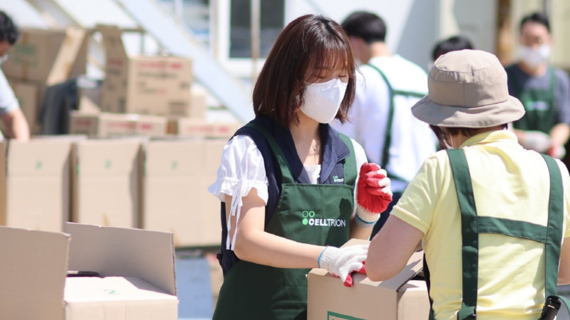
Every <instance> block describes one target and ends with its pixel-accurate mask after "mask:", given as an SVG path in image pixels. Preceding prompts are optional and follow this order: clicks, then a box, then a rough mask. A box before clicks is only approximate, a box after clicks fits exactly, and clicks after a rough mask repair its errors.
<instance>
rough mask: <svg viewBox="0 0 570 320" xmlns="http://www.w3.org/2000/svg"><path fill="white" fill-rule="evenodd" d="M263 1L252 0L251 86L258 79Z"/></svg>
mask: <svg viewBox="0 0 570 320" xmlns="http://www.w3.org/2000/svg"><path fill="white" fill-rule="evenodd" d="M260 11H261V1H260V0H251V87H252V88H253V87H254V86H255V82H256V81H257V60H258V59H259V47H260V45H259V36H260V29H261V26H260Z"/></svg>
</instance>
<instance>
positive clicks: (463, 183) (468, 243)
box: [447, 149, 479, 320]
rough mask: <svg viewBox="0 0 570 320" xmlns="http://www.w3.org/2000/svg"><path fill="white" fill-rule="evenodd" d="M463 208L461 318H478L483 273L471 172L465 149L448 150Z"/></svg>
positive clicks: (458, 195) (459, 199)
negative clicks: (479, 277) (480, 284)
mask: <svg viewBox="0 0 570 320" xmlns="http://www.w3.org/2000/svg"><path fill="white" fill-rule="evenodd" d="M447 155H448V157H449V162H450V164H451V170H452V172H453V181H454V183H455V189H456V190H457V200H458V201H459V209H460V211H461V229H462V238H463V243H462V249H461V253H462V264H463V302H462V305H461V309H460V310H459V312H458V313H457V319H458V320H464V319H469V318H473V319H474V318H475V317H476V314H477V310H476V307H477V288H478V287H479V286H478V278H477V277H478V274H479V228H478V224H477V209H476V207H475V198H474V197H473V185H472V183H471V175H470V174H469V167H468V165H467V159H466V158H465V153H464V151H463V149H452V150H447Z"/></svg>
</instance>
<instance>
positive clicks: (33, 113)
mask: <svg viewBox="0 0 570 320" xmlns="http://www.w3.org/2000/svg"><path fill="white" fill-rule="evenodd" d="M8 82H9V84H10V87H12V90H14V94H15V95H16V98H17V99H18V102H19V104H20V109H22V112H23V113H24V116H25V117H26V120H27V121H28V126H29V127H30V134H31V135H33V134H36V133H38V132H39V128H40V127H39V121H38V118H39V111H40V103H41V101H40V90H41V94H42V95H43V93H45V86H43V87H42V86H41V84H38V83H36V82H31V81H21V80H15V79H8ZM40 87H41V88H40ZM3 131H4V130H3Z"/></svg>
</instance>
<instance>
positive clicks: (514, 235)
mask: <svg viewBox="0 0 570 320" xmlns="http://www.w3.org/2000/svg"><path fill="white" fill-rule="evenodd" d="M412 112H413V114H414V116H416V117H417V118H418V119H420V120H421V121H424V122H426V123H428V124H429V125H430V126H431V128H432V130H433V131H434V132H435V133H436V135H437V136H438V137H439V139H440V140H441V143H442V144H444V145H448V146H449V150H442V151H439V152H437V153H435V154H434V155H432V156H430V157H429V158H428V159H427V160H426V161H425V163H424V164H423V165H422V167H421V169H420V171H419V172H418V174H417V175H416V176H415V177H414V179H413V180H412V182H410V185H409V186H408V188H407V189H406V191H405V192H404V194H403V195H402V198H401V199H400V201H399V202H398V204H397V205H396V206H394V209H393V210H392V215H391V217H390V219H388V222H386V225H385V226H384V228H382V230H380V232H379V233H378V234H377V235H376V237H375V238H374V239H373V240H372V242H371V244H370V248H369V252H368V258H367V259H366V272H367V274H368V277H369V278H370V279H371V280H374V281H380V280H386V279H389V278H391V277H393V276H394V275H396V274H398V273H399V272H400V271H401V270H402V268H403V267H404V266H405V265H406V263H407V262H408V259H409V258H410V256H411V255H412V254H413V252H414V251H415V250H416V249H417V246H418V243H420V241H421V244H422V246H423V250H424V252H425V257H424V262H425V263H424V274H425V275H426V278H427V279H426V280H427V284H428V288H429V296H430V300H431V302H432V316H433V317H430V319H437V320H440V319H459V320H464V319H481V320H487V319H493V320H506V319H517V320H520V319H522V320H527V319H528V320H531V319H532V320H536V319H539V317H540V315H541V310H542V308H543V305H544V304H545V297H548V296H551V295H556V292H557V287H556V285H557V283H558V284H567V283H570V192H569V190H570V189H569V188H570V177H569V176H568V170H567V169H566V166H565V165H564V164H563V163H562V162H560V161H559V160H555V159H553V158H551V157H549V156H546V155H541V154H539V153H537V152H535V151H531V150H525V149H524V148H522V147H521V146H520V145H519V144H518V142H517V138H516V135H515V134H514V133H513V132H511V131H509V130H505V129H506V128H507V124H508V123H510V122H512V121H516V120H518V119H520V118H521V117H522V116H523V115H524V114H525V110H524V107H523V105H522V103H521V102H520V101H519V100H518V99H516V98H514V97H512V96H509V94H508V90H507V74H506V72H505V70H504V68H503V66H502V65H501V63H500V61H499V59H497V57H495V56H494V55H492V54H490V53H487V52H484V51H478V50H462V51H455V52H450V53H448V54H446V55H443V56H441V57H440V58H439V59H438V60H436V61H435V64H434V66H433V68H432V69H431V71H430V76H429V95H428V96H427V97H426V98H424V99H422V100H420V101H419V102H418V103H417V104H416V105H415V106H414V107H413V108H412ZM552 305H554V304H552ZM558 306H559V305H558ZM546 310H550V312H551V311H552V309H551V308H549V307H548V306H547V307H546ZM541 319H554V318H553V317H552V318H550V317H545V318H542V317H541Z"/></svg>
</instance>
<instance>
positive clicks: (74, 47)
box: [46, 28, 86, 86]
mask: <svg viewBox="0 0 570 320" xmlns="http://www.w3.org/2000/svg"><path fill="white" fill-rule="evenodd" d="M85 37H86V32H85V30H83V29H79V28H68V29H67V30H66V32H65V41H64V42H63V44H62V45H61V47H60V49H59V52H58V53H57V57H56V59H55V62H54V64H53V66H52V68H51V72H50V74H49V76H48V79H47V81H46V84H47V85H48V86H51V85H54V84H57V83H60V82H63V81H65V80H67V79H68V77H69V72H70V71H71V67H72V66H73V63H74V62H75V61H76V59H77V55H78V53H79V51H80V50H81V47H82V45H83V43H84V39H85Z"/></svg>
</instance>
